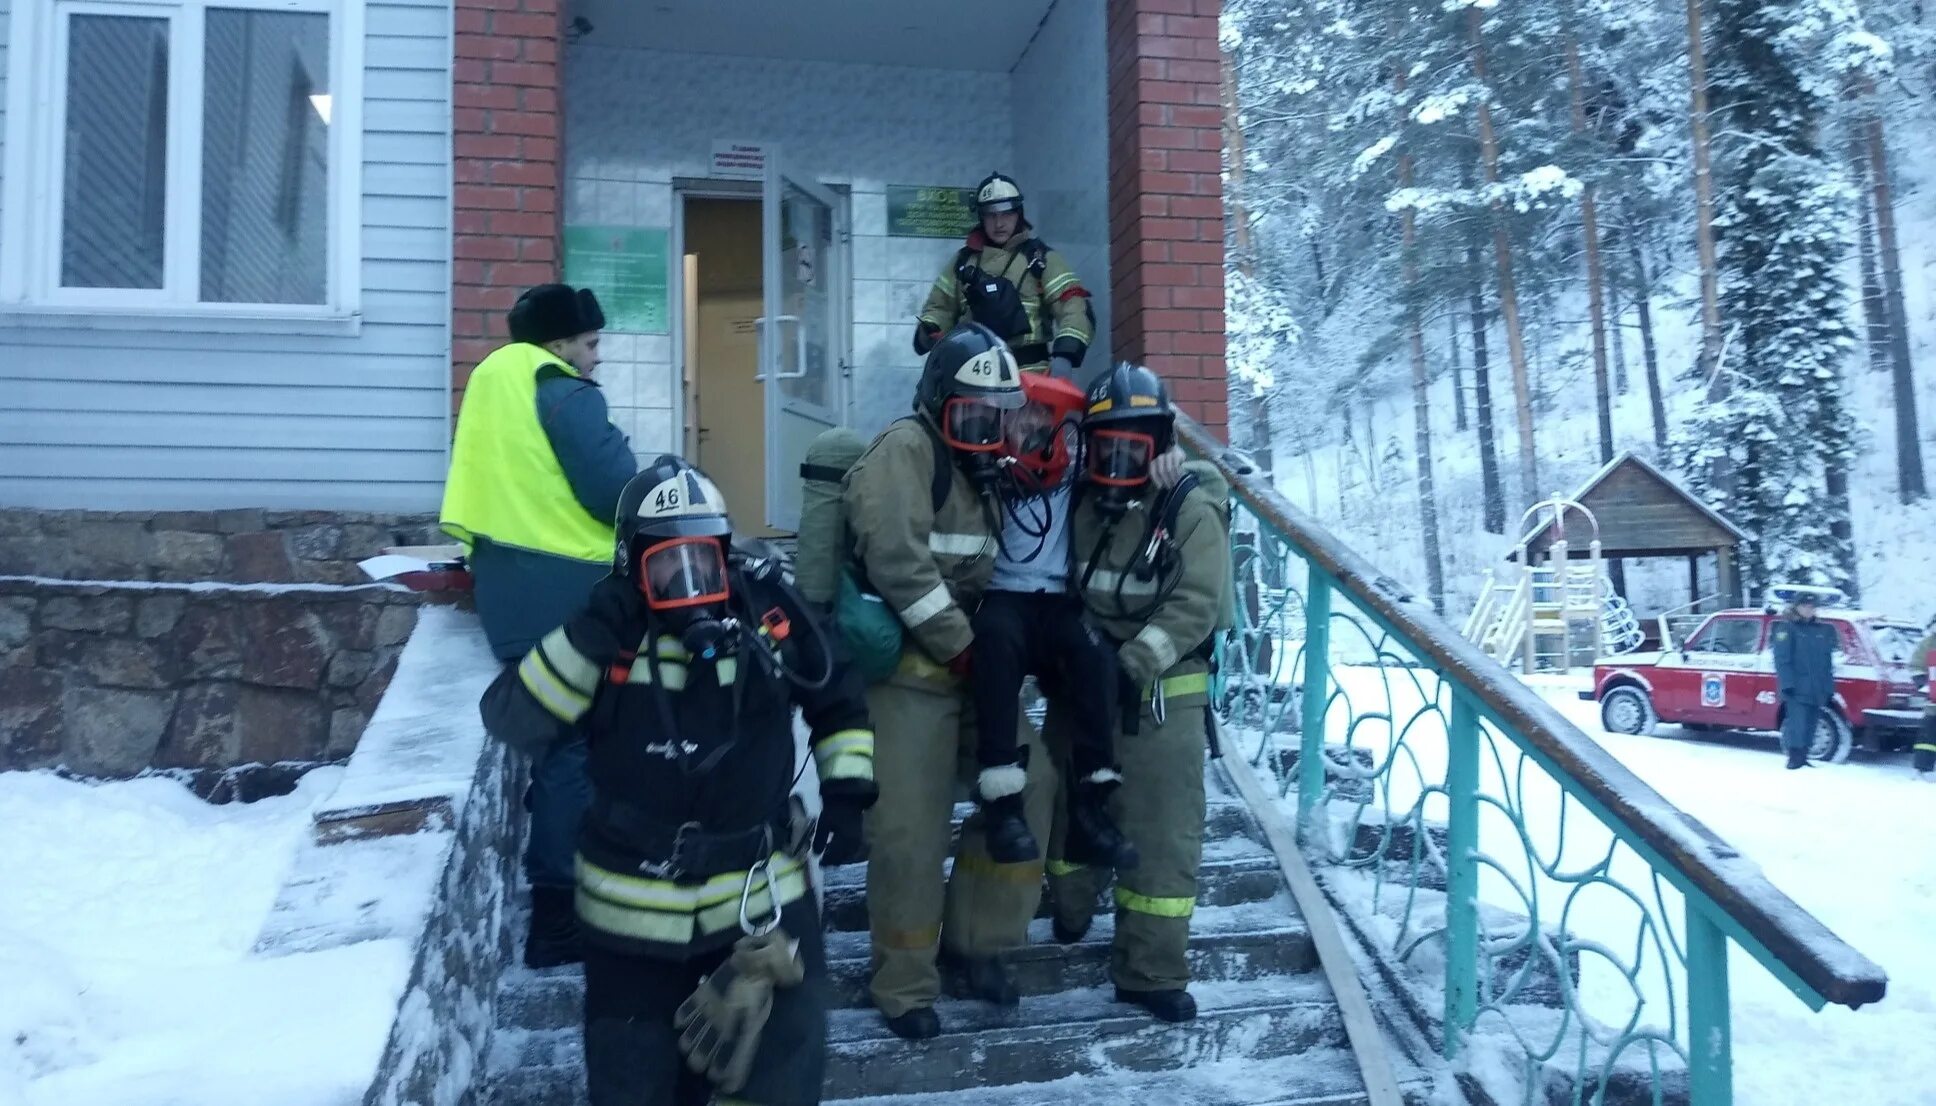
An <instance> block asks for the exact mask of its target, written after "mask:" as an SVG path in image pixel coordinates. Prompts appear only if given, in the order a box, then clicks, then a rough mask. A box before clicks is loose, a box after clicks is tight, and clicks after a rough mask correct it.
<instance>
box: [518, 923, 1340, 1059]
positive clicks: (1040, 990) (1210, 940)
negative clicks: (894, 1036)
mask: <svg viewBox="0 0 1936 1106" xmlns="http://www.w3.org/2000/svg"><path fill="white" fill-rule="evenodd" d="M1115 922H1116V920H1115V917H1114V916H1113V915H1111V914H1103V915H1098V916H1097V918H1096V921H1095V924H1094V925H1093V926H1092V927H1091V928H1090V930H1089V933H1088V935H1087V936H1086V937H1084V938H1083V940H1082V941H1080V942H1078V943H1077V944H1074V945H1059V944H1056V943H1055V942H1054V939H1053V937H1052V935H1051V932H1050V924H1049V922H1048V921H1047V919H1039V920H1037V921H1036V922H1035V924H1034V925H1033V926H1032V927H1031V928H1030V932H1029V940H1030V944H1029V945H1028V946H1027V947H1025V948H1021V949H1017V950H1015V951H1014V952H1012V953H1010V954H1009V955H1008V957H1007V960H1008V965H1009V975H1010V978H1012V979H1013V980H1014V981H1015V986H1016V988H1017V989H1018V990H1020V991H1021V993H1022V994H1023V995H1024V996H1026V997H1030V998H1033V997H1037V996H1045V995H1053V994H1055V993H1057V992H1059V991H1066V990H1072V989H1078V988H1095V987H1102V986H1104V985H1105V984H1106V983H1108V981H1109V949H1110V940H1111V938H1112V937H1113V936H1114V935H1115ZM1316 963H1317V960H1316V953H1315V952H1313V950H1312V946H1311V935H1310V933H1309V932H1308V931H1307V930H1306V929H1305V928H1304V926H1303V924H1302V923H1301V922H1299V921H1298V920H1297V917H1296V912H1295V910H1294V908H1293V907H1292V904H1291V902H1290V899H1289V898H1288V896H1286V897H1282V898H1277V899H1269V900H1265V901H1263V902H1258V903H1246V904H1240V905H1237V906H1228V907H1209V908H1205V909H1202V910H1199V911H1198V912H1197V914H1196V917H1195V918H1194V919H1192V922H1191V934H1190V970H1191V974H1192V976H1193V977H1194V978H1196V979H1199V980H1204V981H1208V982H1218V981H1226V980H1255V979H1262V978H1264V977H1266V976H1272V975H1281V974H1284V973H1287V972H1301V971H1307V970H1309V969H1311V968H1313V967H1315V966H1316ZM870 969H871V965H870V959H869V948H868V939H867V934H866V933H865V932H846V933H830V934H828V935H827V977H828V984H829V986H830V988H831V989H832V995H831V1002H832V1004H833V1005H834V1006H835V1007H836V1008H842V1007H868V1006H871V1005H872V999H871V998H870V997H869V995H868V990H867V982H868V978H869V975H870ZM584 996H585V984H584V977H583V976H582V975H581V974H580V973H579V972H578V971H577V970H575V969H560V970H557V971H551V972H543V973H526V974H524V975H522V976H521V977H518V978H516V979H515V981H513V982H511V983H510V984H509V985H508V986H507V987H506V988H505V989H504V990H502V991H501V992H500V994H499V996H498V1024H499V1025H500V1026H503V1027H505V1028H509V1029H562V1028H567V1027H570V1026H574V1025H577V1024H578V1019H579V1017H580V1013H581V1010H582V1009H583V1003H584Z"/></svg>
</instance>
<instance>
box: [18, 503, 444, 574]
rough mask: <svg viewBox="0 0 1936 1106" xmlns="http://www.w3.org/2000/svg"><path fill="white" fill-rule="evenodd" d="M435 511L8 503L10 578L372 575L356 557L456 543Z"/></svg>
mask: <svg viewBox="0 0 1936 1106" xmlns="http://www.w3.org/2000/svg"><path fill="white" fill-rule="evenodd" d="M448 541H449V539H448V538H446V537H444V536H443V534H442V533H440V532H439V531H438V529H437V519H436V517H435V516H433V515H387V514H361V513H353V512H342V511H265V510H260V509H255V508H248V509H241V510H229V511H150V512H137V511H41V510H28V509H24V508H17V507H10V508H0V576H46V577H52V578H55V579H62V580H159V581H168V582H176V583H181V582H187V581H193V580H226V581H232V582H235V583H301V584H345V585H355V584H363V583H367V582H368V578H367V577H365V576H364V575H363V573H362V571H361V570H360V569H358V568H357V567H356V562H358V561H360V560H363V559H365V558H367V557H373V556H375V555H376V554H378V553H380V552H382V551H383V549H384V547H386V546H392V545H441V544H444V543H446V542H448Z"/></svg>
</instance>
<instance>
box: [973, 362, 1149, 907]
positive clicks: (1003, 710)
mask: <svg viewBox="0 0 1936 1106" xmlns="http://www.w3.org/2000/svg"><path fill="white" fill-rule="evenodd" d="M1022 392H1023V395H1024V396H1025V397H1026V399H1027V403H1026V404H1025V405H1024V406H1023V407H1022V408H1021V409H1019V410H1017V411H1015V412H1014V413H1013V414H1012V415H1010V417H1009V419H1008V432H1007V434H1006V436H1005V441H1006V448H1005V450H1004V457H1003V459H1002V464H1003V469H1004V475H1005V476H1006V477H1007V479H1005V480H1003V481H1002V482H1001V484H1000V495H999V502H1000V505H1001V508H1002V518H1001V542H1000V546H999V548H998V550H997V552H996V555H995V571H994V575H993V578H992V579H991V580H990V582H989V586H988V590H987V591H986V592H984V593H983V595H982V597H981V605H980V606H979V607H978V608H977V609H976V610H975V614H974V617H973V619H972V626H973V629H974V646H973V650H972V668H973V680H972V683H973V694H974V700H975V719H976V731H977V733H976V747H975V754H976V764H977V766H978V767H979V768H980V773H979V775H978V776H977V777H976V786H975V799H976V801H977V802H978V803H979V804H980V806H981V810H982V814H983V816H984V826H985V829H986V833H987V837H988V855H989V856H991V857H993V858H994V859H995V860H996V861H997V862H999V863H1004V864H1015V863H1021V862H1023V861H1029V860H1036V859H1038V858H1040V857H1041V855H1042V854H1041V850H1040V846H1039V845H1038V844H1037V842H1036V839H1035V836H1034V835H1033V834H1031V833H1030V832H1029V829H1028V823H1027V821H1026V819H1025V818H1024V816H1023V809H1022V794H1021V793H1022V786H1023V784H1024V783H1025V782H1026V769H1025V767H1024V765H1023V764H1022V763H1021V762H1020V760H1019V751H1018V749H1017V748H1016V743H1015V734H1016V731H1017V730H1018V729H1019V725H1018V723H1019V719H1020V714H1021V703H1020V696H1021V691H1022V681H1023V678H1024V677H1026V676H1031V675H1033V676H1035V677H1037V678H1038V679H1039V680H1041V681H1042V683H1043V684H1044V686H1053V687H1054V688H1056V689H1057V694H1058V695H1059V696H1062V697H1064V698H1065V699H1066V700H1067V702H1068V703H1069V705H1070V706H1071V708H1072V709H1073V712H1074V715H1075V717H1076V719H1077V720H1078V722H1079V727H1078V729H1077V730H1076V732H1075V733H1074V734H1073V747H1072V748H1071V750H1070V751H1069V766H1068V772H1067V773H1066V774H1065V776H1064V778H1065V781H1066V786H1067V787H1068V788H1069V790H1070V796H1069V799H1068V804H1067V810H1068V818H1069V830H1068V833H1067V835H1066V840H1065V842H1064V852H1065V855H1066V856H1067V858H1068V859H1070V860H1072V861H1074V862H1077V863H1082V864H1094V865H1097V866H1099V867H1102V868H1107V869H1115V870H1120V869H1127V868H1133V867H1135V866H1136V855H1135V850H1134V849H1132V848H1131V847H1130V846H1129V844H1128V842H1127V841H1126V840H1125V839H1124V837H1123V834H1122V831H1121V830H1120V829H1118V828H1117V827H1116V824H1115V822H1114V821H1112V820H1111V819H1110V816H1109V809H1108V802H1109V797H1110V796H1111V795H1113V794H1114V793H1115V790H1116V788H1117V786H1118V785H1119V784H1120V783H1121V782H1122V774H1121V772H1120V771H1118V769H1117V765H1116V751H1115V728H1116V699H1117V690H1116V689H1117V670H1116V647H1115V646H1114V645H1112V644H1110V643H1108V642H1105V641H1104V640H1103V639H1102V637H1101V636H1100V635H1099V634H1097V632H1096V630H1095V628H1094V627H1093V626H1091V625H1089V620H1088V618H1087V617H1086V616H1085V615H1084V613H1083V605H1082V599H1081V597H1080V596H1078V595H1076V594H1074V593H1073V592H1072V591H1071V590H1070V586H1069V584H1070V581H1069V570H1070V556H1069V507H1070V500H1071V496H1072V494H1073V492H1074V486H1075V475H1076V474H1075V472H1074V471H1073V469H1072V467H1071V465H1072V461H1073V459H1074V457H1075V455H1076V452H1077V450H1076V446H1077V442H1076V441H1075V439H1076V434H1077V430H1076V424H1077V420H1078V419H1079V418H1080V417H1081V414H1082V408H1083V399H1084V397H1083V392H1082V389H1081V388H1078V387H1076V386H1075V384H1073V383H1071V382H1070V381H1067V380H1063V379H1059V378H1057V377H1052V376H1048V375H1045V374H1043V373H1024V374H1023V375H1022Z"/></svg>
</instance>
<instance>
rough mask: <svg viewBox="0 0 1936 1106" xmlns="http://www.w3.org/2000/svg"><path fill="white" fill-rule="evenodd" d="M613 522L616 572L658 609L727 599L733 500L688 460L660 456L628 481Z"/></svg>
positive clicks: (619, 499) (620, 494)
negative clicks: (728, 506)
mask: <svg viewBox="0 0 1936 1106" xmlns="http://www.w3.org/2000/svg"><path fill="white" fill-rule="evenodd" d="M613 528H614V529H615V530H616V531H617V536H618V543H617V544H618V548H617V555H616V563H615V564H614V565H613V571H614V572H615V573H617V574H618V575H620V576H623V577H625V578H627V579H629V580H632V581H633V582H634V583H636V584H637V585H638V587H639V590H640V591H643V592H644V593H645V595H646V599H647V600H648V601H650V603H651V605H652V606H653V608H654V609H668V608H676V607H685V606H694V605H698V604H702V603H716V602H722V601H724V599H725V581H726V542H727V540H728V539H729V538H730V537H731V536H732V533H733V527H732V523H731V522H730V521H728V519H727V517H726V499H725V497H724V496H722V495H720V494H719V488H718V486H716V485H715V484H714V483H713V482H712V481H711V480H710V479H708V478H707V476H706V474H705V473H703V472H701V471H699V469H698V468H696V467H695V466H693V465H692V464H691V463H690V462H688V461H687V460H686V459H685V458H683V457H677V456H674V455H673V454H670V453H664V454H660V455H659V457H658V458H657V459H656V460H654V461H653V462H652V463H651V464H649V465H647V466H645V468H644V469H642V470H640V472H639V474H638V475H637V476H634V477H633V478H632V479H631V480H629V481H627V482H626V485H625V490H624V491H622V492H620V493H619V497H618V517H617V519H616V520H615V521H614V525H613ZM648 559H650V560H651V562H652V564H651V566H650V567H649V568H648V566H647V561H648Z"/></svg>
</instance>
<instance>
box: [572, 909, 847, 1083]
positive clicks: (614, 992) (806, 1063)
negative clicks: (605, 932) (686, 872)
mask: <svg viewBox="0 0 1936 1106" xmlns="http://www.w3.org/2000/svg"><path fill="white" fill-rule="evenodd" d="M780 925H781V926H782V927H783V928H784V929H785V930H786V932H787V934H788V935H789V936H791V937H793V938H794V939H796V940H798V941H799V942H800V959H801V962H802V963H803V964H804V965H805V967H806V978H805V979H802V980H801V981H800V982H799V983H798V984H797V985H795V986H792V987H780V988H776V989H775V990H774V992H773V1013H772V1015H771V1016H770V1017H768V1018H767V1021H766V1028H765V1029H764V1030H763V1031H762V1032H761V1034H760V1047H759V1052H758V1053H757V1054H756V1058H755V1059H754V1061H753V1071H752V1074H751V1075H749V1076H748V1077H747V1080H746V1086H744V1087H742V1088H740V1089H739V1091H737V1092H735V1093H734V1094H731V1095H722V1096H721V1097H720V1098H719V1099H718V1100H717V1101H718V1102H719V1103H720V1104H721V1106H725V1104H729V1103H731V1104H743V1106H818V1104H819V1102H820V1084H821V1078H822V1073H823V1072H824V1070H825V1068H826V1063H827V1002H828V999H827V996H828V993H829V992H828V986H827V954H826V947H825V945H824V944H823V943H822V940H821V935H820V914H819V912H818V911H817V910H816V909H815V908H814V897H813V896H812V895H807V896H804V897H802V898H800V899H798V900H796V901H794V902H792V903H789V904H788V905H787V906H786V908H785V909H784V910H783V911H782V913H781V915H780ZM734 932H735V934H737V933H738V930H737V929H735V930H734ZM732 952H733V948H732V946H731V945H727V946H725V947H724V948H718V949H714V950H712V951H711V952H707V953H702V954H701V955H699V956H695V957H693V958H691V959H689V960H673V959H664V958H660V957H654V956H626V955H623V954H620V953H615V952H611V951H609V950H607V949H603V948H600V947H599V946H598V945H597V944H596V943H595V942H588V943H587V945H586V948H585V1078H586V1082H587V1083H588V1084H589V1087H590V1091H591V1106H706V1104H707V1103H709V1102H713V1101H715V1100H714V1098H713V1085H712V1083H710V1082H709V1081H707V1079H706V1077H705V1076H703V1075H696V1074H694V1073H693V1072H692V1071H691V1070H690V1069H688V1068H687V1067H686V1058H685V1056H683V1055H682V1054H681V1053H680V1052H679V1031H678V1030H676V1029H674V1028H673V1027H672V1015H673V1013H674V1012H676V1011H677V1010H678V1009H679V1004H680V1003H682V1002H684V1001H685V1000H686V997H687V996H688V995H691V994H692V992H693V988H695V987H697V986H699V977H701V976H703V975H707V974H710V973H711V972H713V971H714V970H716V969H717V968H718V967H719V966H720V965H721V964H723V963H725V962H726V958H727V957H728V956H730V955H732Z"/></svg>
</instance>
